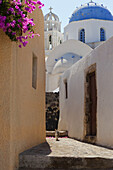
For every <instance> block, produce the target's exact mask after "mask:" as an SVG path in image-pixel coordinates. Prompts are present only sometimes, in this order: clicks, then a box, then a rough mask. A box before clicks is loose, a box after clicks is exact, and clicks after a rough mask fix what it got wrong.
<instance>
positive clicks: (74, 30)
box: [64, 19, 113, 46]
mask: <svg viewBox="0 0 113 170" xmlns="http://www.w3.org/2000/svg"><path fill="white" fill-rule="evenodd" d="M100 28H103V29H104V30H105V39H106V40H108V39H109V38H110V37H112V36H113V29H112V28H113V21H104V20H97V19H89V20H82V21H74V22H71V23H69V24H68V25H67V26H66V27H65V28H64V40H65V41H66V40H67V39H68V40H69V39H75V40H80V30H81V29H85V43H86V44H89V45H90V44H91V43H97V42H98V43H97V45H99V44H100V43H102V42H101V41H100ZM99 42H100V43H99ZM90 46H91V45H90Z"/></svg>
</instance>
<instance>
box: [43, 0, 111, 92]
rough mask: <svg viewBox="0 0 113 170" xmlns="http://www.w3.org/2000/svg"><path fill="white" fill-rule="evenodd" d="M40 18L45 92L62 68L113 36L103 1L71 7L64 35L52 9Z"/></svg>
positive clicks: (56, 83) (51, 88)
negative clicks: (43, 40)
mask: <svg viewBox="0 0 113 170" xmlns="http://www.w3.org/2000/svg"><path fill="white" fill-rule="evenodd" d="M44 20H45V21H44V22H45V53H46V91H47V92H52V91H55V90H56V89H57V88H59V82H60V76H61V75H62V73H64V71H66V70H67V69H68V68H70V67H71V66H72V65H73V64H74V63H76V62H77V61H78V60H80V59H82V58H84V57H85V56H86V55H87V54H88V53H89V52H91V51H92V50H93V49H95V48H96V47H97V46H99V45H101V44H102V43H103V42H104V41H106V40H108V39H109V38H110V37H112V36H113V16H112V14H111V12H110V11H109V10H108V9H107V8H106V7H104V5H103V4H101V5H99V4H97V3H95V2H92V1H91V2H89V3H86V4H84V5H81V6H80V7H78V8H76V9H75V11H74V12H73V13H72V16H71V18H70V20H69V24H68V25H67V26H66V27H65V28H64V34H63V33H61V22H60V20H59V17H58V16H57V15H56V14H54V13H53V12H52V8H50V12H49V13H48V14H46V15H45V17H44Z"/></svg>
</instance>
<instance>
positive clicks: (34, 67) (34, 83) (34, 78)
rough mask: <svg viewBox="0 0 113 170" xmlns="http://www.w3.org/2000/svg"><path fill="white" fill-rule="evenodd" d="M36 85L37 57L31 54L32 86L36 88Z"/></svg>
mask: <svg viewBox="0 0 113 170" xmlns="http://www.w3.org/2000/svg"><path fill="white" fill-rule="evenodd" d="M36 86H37V57H36V56H35V55H34V54H33V59H32V87H33V88H34V89H36Z"/></svg>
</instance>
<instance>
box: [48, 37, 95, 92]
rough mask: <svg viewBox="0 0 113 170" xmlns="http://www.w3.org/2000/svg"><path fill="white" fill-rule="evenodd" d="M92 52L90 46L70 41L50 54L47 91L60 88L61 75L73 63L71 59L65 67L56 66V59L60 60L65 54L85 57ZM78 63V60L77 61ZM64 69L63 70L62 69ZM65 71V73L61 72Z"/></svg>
mask: <svg viewBox="0 0 113 170" xmlns="http://www.w3.org/2000/svg"><path fill="white" fill-rule="evenodd" d="M91 51H92V48H90V47H89V46H88V45H86V44H84V43H82V42H80V41H77V40H68V41H65V42H64V43H62V44H60V45H59V46H57V47H56V48H55V49H54V50H52V51H51V53H49V56H48V58H47V60H46V71H47V72H46V91H47V92H51V91H54V90H55V89H56V88H58V87H59V79H60V75H61V74H62V73H63V72H64V71H65V70H67V69H68V68H69V67H70V66H71V65H73V63H72V62H71V61H70V60H72V58H70V57H69V60H68V61H67V63H66V65H65V67H64V66H63V64H62V65H61V64H60V66H59V65H57V67H56V64H57V62H56V61H55V59H60V58H61V57H62V56H63V55H64V54H68V53H73V54H76V55H77V56H82V57H84V56H85V55H87V54H88V53H89V52H91ZM76 61H78V60H76ZM58 62H59V60H58ZM61 67H62V68H61ZM61 70H63V72H61Z"/></svg>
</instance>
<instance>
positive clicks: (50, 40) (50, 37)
mask: <svg viewBox="0 0 113 170" xmlns="http://www.w3.org/2000/svg"><path fill="white" fill-rule="evenodd" d="M49 43H50V44H52V36H51V35H50V36H49Z"/></svg>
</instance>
